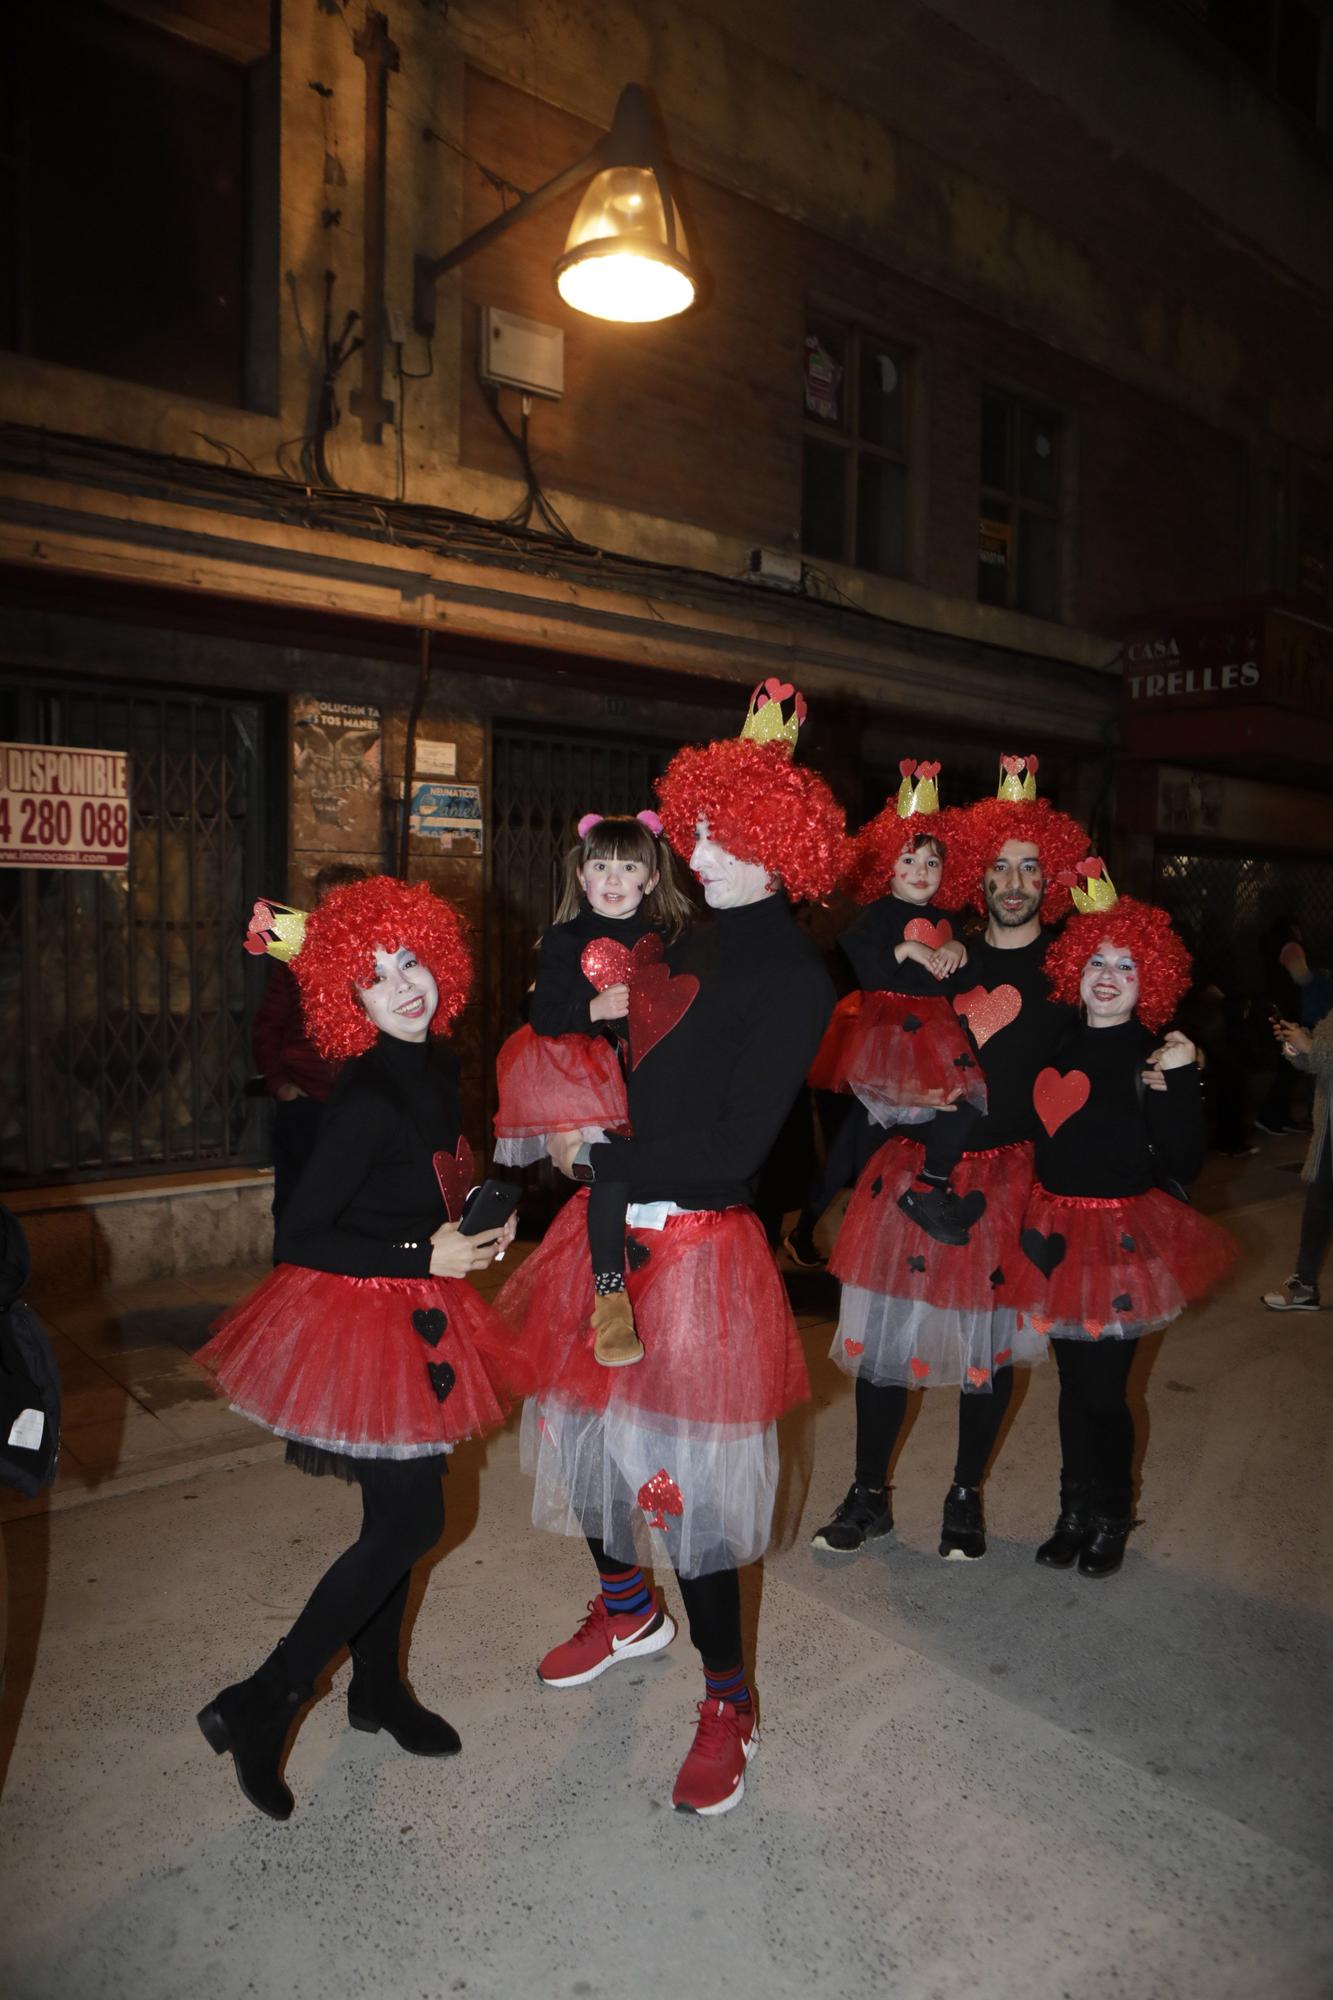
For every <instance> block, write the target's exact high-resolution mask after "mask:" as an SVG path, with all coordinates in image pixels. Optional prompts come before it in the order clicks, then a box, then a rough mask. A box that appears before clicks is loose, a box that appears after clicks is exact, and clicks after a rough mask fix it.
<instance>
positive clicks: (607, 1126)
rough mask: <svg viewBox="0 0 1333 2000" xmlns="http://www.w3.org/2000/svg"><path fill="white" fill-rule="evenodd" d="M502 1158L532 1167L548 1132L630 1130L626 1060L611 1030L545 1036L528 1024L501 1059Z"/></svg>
mask: <svg viewBox="0 0 1333 2000" xmlns="http://www.w3.org/2000/svg"><path fill="white" fill-rule="evenodd" d="M495 1081H496V1086H497V1090H498V1096H499V1109H498V1110H497V1112H496V1114H495V1136H496V1139H497V1141H498V1142H499V1143H498V1144H497V1146H496V1149H495V1158H496V1159H497V1160H498V1161H500V1162H502V1163H505V1164H508V1165H510V1166H530V1165H531V1164H532V1162H533V1161H534V1160H538V1159H540V1158H542V1157H543V1155H544V1154H545V1152H546V1146H545V1143H544V1142H545V1138H546V1134H547V1133H548V1132H581V1131H584V1130H587V1131H589V1132H596V1133H598V1134H599V1135H600V1134H601V1133H604V1132H608V1131H612V1130H616V1129H619V1130H621V1131H623V1130H625V1129H627V1127H628V1123H629V1100H628V1098H627V1097H626V1094H625V1077H624V1073H623V1071H622V1070H621V1067H620V1059H619V1057H618V1056H617V1054H616V1052H615V1049H614V1048H613V1047H612V1045H611V1043H610V1042H608V1041H607V1039H606V1037H605V1036H604V1035H537V1034H534V1033H533V1031H532V1029H531V1028H520V1029H519V1030H518V1032H517V1034H514V1035H511V1036H510V1037H509V1039H508V1041H506V1042H505V1043H504V1044H503V1046H502V1047H501V1050H500V1053H499V1055H498V1056H497V1057H496V1059H495Z"/></svg>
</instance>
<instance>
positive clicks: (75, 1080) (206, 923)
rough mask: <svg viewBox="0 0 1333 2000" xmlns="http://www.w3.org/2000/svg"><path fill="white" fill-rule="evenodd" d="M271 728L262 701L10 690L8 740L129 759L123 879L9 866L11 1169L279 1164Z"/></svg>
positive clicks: (4, 696) (6, 1114) (4, 956)
mask: <svg viewBox="0 0 1333 2000" xmlns="http://www.w3.org/2000/svg"><path fill="white" fill-rule="evenodd" d="M261 730H262V716H261V712H260V709H259V708H258V706H257V705H256V704H254V703H251V702H242V701H228V700H225V699H221V698H215V697H207V696H195V695H174V694H173V695H165V696H164V695H163V694H161V693H159V692H155V691H151V690H146V689H145V690H143V691H138V690H135V691H133V692H127V691H126V690H125V689H124V688H122V687H116V688H114V689H103V688H97V687H80V686H76V685H67V684H61V683H58V682H54V681H52V680H49V679H44V680H43V682H42V683H41V684H40V686H37V687H34V686H33V685H32V684H31V682H29V683H28V684H27V685H26V686H21V685H19V684H17V683H16V682H0V735H2V736H3V737H5V738H6V739H8V740H11V741H14V740H17V741H22V742H36V743H62V744H71V745H73V746H76V747H78V748H89V749H109V750H128V751H129V753H130V786H131V806H130V865H129V867H128V869H127V870H126V871H125V872H124V873H116V872H112V871H106V872H101V871H96V870H83V869H70V870H57V869H0V1177H3V1179H4V1180H5V1181H6V1182H8V1183H9V1184H11V1185H13V1184H15V1183H25V1182H26V1183H31V1182H39V1181H43V1180H50V1179H57V1180H77V1179H83V1178H86V1177H90V1176H93V1175H97V1176H105V1175H115V1174H129V1173H135V1172H140V1173H141V1172H144V1171H153V1170H163V1171H165V1170H169V1169H171V1170H180V1169H182V1168H189V1167H206V1166H219V1165H224V1164H228V1163H242V1162H254V1161H258V1160H260V1159H262V1158H263V1156H264V1151H263V1149H264V1133H263V1128H262V1122H261V1120H260V1119H259V1118H258V1117H257V1116H256V1110H257V1107H256V1106H255V1105H254V1104H253V1103H251V1102H247V1099H246V1096H245V1087H246V1081H247V1077H248V1074H249V1069H250V1056H249V1033H248V1023H247V1009H246V969H247V965H248V964H249V961H248V960H247V959H246V956H245V954H244V953H243V952H241V951H240V950H239V949H238V948H237V947H238V940H239V939H240V938H241V937H242V935H243V934H244V929H245V916H246V912H247V911H248V910H249V908H250V906H251V904H252V903H253V900H254V897H255V894H256V893H257V892H258V888H259V881H258V876H259V865H260V860H261V857H262V852H263V831H264V829H263V824H262V819H263V815H262V811H261V810H260V787H259V776H260V759H261V752H262V735H261Z"/></svg>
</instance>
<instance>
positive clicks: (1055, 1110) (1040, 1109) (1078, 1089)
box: [1032, 1069, 1092, 1139]
mask: <svg viewBox="0 0 1333 2000" xmlns="http://www.w3.org/2000/svg"><path fill="white" fill-rule="evenodd" d="M1091 1089H1092V1085H1091V1084H1090V1083H1089V1081H1088V1079H1087V1077H1086V1076H1085V1075H1084V1074H1083V1071H1082V1070H1081V1069H1071V1070H1066V1072H1065V1074H1064V1075H1063V1076H1061V1074H1060V1072H1059V1070H1058V1069H1044V1070H1042V1072H1041V1074H1040V1075H1039V1076H1038V1078H1037V1081H1036V1082H1035V1083H1034V1084H1033V1086H1032V1102H1033V1105H1034V1107H1035V1109H1036V1113H1037V1116H1038V1118H1040V1120H1041V1122H1042V1124H1043V1125H1044V1126H1045V1127H1046V1136H1047V1137H1048V1138H1050V1139H1053V1138H1054V1137H1055V1135H1056V1133H1057V1132H1058V1131H1059V1130H1060V1127H1061V1126H1062V1125H1063V1124H1064V1122H1065V1120H1066V1118H1072V1117H1073V1115H1074V1113H1075V1112H1076V1111H1081V1110H1082V1109H1083V1107H1084V1105H1085V1104H1086V1103H1087V1101H1088V1093H1089V1092H1090V1090H1091Z"/></svg>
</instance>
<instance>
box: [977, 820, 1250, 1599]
mask: <svg viewBox="0 0 1333 2000" xmlns="http://www.w3.org/2000/svg"><path fill="white" fill-rule="evenodd" d="M1077 873H1078V875H1080V876H1081V877H1082V878H1083V884H1082V885H1079V884H1075V886H1074V889H1073V894H1074V900H1075V902H1076V904H1077V905H1078V907H1079V909H1080V910H1081V911H1083V912H1084V914H1082V915H1080V916H1075V917H1072V918H1071V919H1070V921H1069V923H1068V924H1067V925H1066V926H1065V929H1064V931H1063V932H1062V934H1061V935H1060V936H1059V937H1058V938H1057V939H1056V941H1055V943H1054V944H1053V945H1052V946H1051V949H1050V951H1049V952H1048V953H1047V956H1046V969H1047V972H1048V974H1049V976H1050V980H1051V990H1052V993H1053V995H1054V997H1055V998H1056V999H1057V1000H1063V1001H1065V1002H1066V1003H1068V1004H1069V1005H1071V1006H1072V1005H1075V1004H1077V1005H1078V1006H1079V1007H1080V1010H1081V1013H1080V1019H1079V1020H1078V1022H1077V1024H1071V1026H1070V1027H1069V1029H1068V1030H1067V1031H1066V1033H1065V1034H1064V1036H1063V1037H1062V1038H1061V1039H1060V1041H1059V1042H1058V1043H1057V1044H1056V1047H1055V1048H1054V1050H1053V1051H1052V1055H1051V1064H1050V1067H1048V1068H1046V1069H1043V1070H1042V1072H1041V1074H1040V1075H1039V1076H1038V1077H1037V1080H1036V1084H1035V1086H1034V1088H1033V1105H1034V1108H1035V1110H1036V1114H1037V1121H1038V1129H1037V1137H1036V1151H1035V1161H1034V1166H1035V1176H1036V1177H1035V1180H1034V1182H1033V1186H1032V1191H1031V1193H1030V1194H1029V1196H1028V1201H1027V1208H1026V1211H1025V1213H1024V1216H1023V1229H1022V1234H1021V1236H1020V1238H1019V1244H1020V1251H1021V1254H1020V1256H1019V1257H1018V1258H1017V1259H1016V1260H1014V1263H1013V1267H1012V1271H1011V1273H1010V1275H1009V1277H1008V1280H1007V1283H1006V1285H1005V1287H1004V1297H1005V1301H1006V1304H1008V1305H1009V1306H1012V1307H1014V1308H1016V1310H1017V1312H1018V1317H1019V1322H1020V1324H1026V1325H1028V1326H1031V1327H1034V1328H1035V1329H1036V1331H1037V1332H1038V1333H1039V1334H1040V1335H1041V1336H1042V1337H1043V1338H1048V1337H1049V1339H1050V1342H1051V1347H1052V1349H1053V1351H1054V1354H1055V1360H1056V1366H1057V1367H1058V1369H1059V1371H1060V1456H1061V1472H1060V1518H1059V1521H1058V1522H1057V1524H1056V1528H1055V1532H1054V1534H1053V1535H1052V1536H1051V1537H1050V1539H1049V1540H1048V1541H1045V1542H1043V1543H1042V1545H1041V1547H1040V1548H1039V1549H1038V1550H1037V1561H1038V1562H1039V1563H1045V1564H1047V1565H1048V1566H1049V1567H1051V1568H1053V1569H1067V1568H1068V1567H1069V1565H1070V1564H1071V1563H1072V1562H1073V1561H1074V1560H1075V1559H1076V1558H1077V1561H1078V1566H1079V1571H1080V1573H1081V1574H1082V1575H1083V1576H1096V1577H1101V1576H1110V1575H1112V1574H1113V1572H1114V1571H1116V1570H1118V1569H1119V1567H1120V1565H1121V1562H1122V1561H1123V1559H1124V1553H1125V1539H1126V1537H1127V1535H1128V1534H1129V1531H1130V1528H1131V1526H1132V1524H1133V1511H1134V1510H1133V1495H1132V1483H1131V1469H1130V1468H1131V1461H1132V1458H1133V1454H1134V1418H1133V1416H1132V1414H1131V1412H1130V1409H1129V1405H1128V1402H1127V1400H1126V1395H1125V1389H1126V1384H1127V1382H1128V1378H1129V1370H1130V1364H1131V1363H1132V1361H1133V1358H1134V1343H1135V1341H1136V1340H1137V1339H1138V1338H1139V1336H1140V1335H1141V1334H1144V1333H1151V1332H1153V1331H1154V1330H1155V1329H1156V1328H1158V1327H1162V1326H1166V1325H1168V1324H1169V1322H1170V1321H1171V1320H1173V1319H1175V1318H1176V1317H1177V1315H1178V1314H1179V1313H1181V1312H1183V1311H1184V1309H1185V1307H1186V1306H1187V1305H1188V1304H1189V1303H1190V1302H1191V1301H1192V1300H1194V1299H1198V1298H1202V1297H1203V1296H1204V1294H1205V1293H1207V1292H1209V1291H1211V1290H1212V1289H1213V1287H1214V1286H1215V1285H1216V1284H1218V1283H1219V1281H1220V1280H1221V1279H1222V1278H1223V1277H1224V1276H1225V1275H1226V1272H1227V1271H1228V1269H1229V1268H1230V1266H1231V1263H1232V1260H1233V1258H1234V1257H1235V1253H1236V1246H1235V1243H1234V1241H1233V1239H1232V1238H1231V1237H1230V1236H1229V1235H1228V1234H1227V1232H1226V1231H1225V1230H1224V1229H1219V1228H1218V1226H1217V1224H1216V1223H1215V1222H1210V1221H1209V1220H1208V1219H1207V1217H1206V1216H1202V1215H1200V1214H1199V1212H1198V1210H1197V1209H1194V1208H1191V1207H1190V1206H1189V1201H1188V1197H1187V1196H1186V1194H1185V1186H1184V1184H1185V1183H1186V1182H1188V1181H1190V1180H1192V1179H1193V1177H1194V1176H1195V1174H1197V1173H1198V1171H1199V1168H1200V1167H1201V1166H1202V1164H1203V1156H1204V1147H1205V1132H1204V1113H1203V1091H1202V1088H1201V1086H1200V1081H1199V1072H1198V1069H1197V1067H1196V1065H1195V1054H1194V1044H1193V1043H1192V1042H1190V1041H1188V1040H1187V1039H1186V1038H1185V1036H1184V1035H1182V1034H1179V1033H1175V1032H1172V1033H1168V1034H1167V1035H1166V1036H1165V1037H1163V1038H1162V1039H1161V1040H1160V1041H1159V1040H1158V1037H1159V1035H1160V1033H1161V1030H1162V1029H1163V1028H1164V1027H1165V1026H1166V1023H1167V1022H1168V1021H1169V1020H1170V1019H1171V1016H1172V1014H1173V1013H1174V1011H1175V1009H1176V1007H1177V1005H1178V1004H1179V1002H1180V1001H1181V999H1182V998H1183V997H1184V994H1185V992H1186V989H1187V988H1188V986H1189V980H1190V959H1189V953H1188V952H1187V951H1186V949H1185V947H1184V945H1183V944H1182V943H1181V942H1180V939H1179V938H1178V937H1177V936H1176V934H1175V932H1174V931H1173V930H1172V928H1171V920H1170V918H1169V917H1168V916H1167V913H1166V911H1165V910H1158V909H1154V908H1152V907H1151V905H1149V904H1147V903H1139V902H1135V901H1134V900H1133V899H1132V898H1131V897H1128V896H1124V897H1121V898H1119V899H1117V897H1116V894H1115V891H1114V889H1113V888H1112V887H1111V883H1110V880H1109V877H1107V875H1106V874H1105V872H1104V871H1103V869H1102V864H1101V862H1100V861H1097V860H1093V861H1090V862H1084V863H1082V864H1080V866H1079V869H1078V871H1077ZM1173 1190H1174V1191H1173Z"/></svg>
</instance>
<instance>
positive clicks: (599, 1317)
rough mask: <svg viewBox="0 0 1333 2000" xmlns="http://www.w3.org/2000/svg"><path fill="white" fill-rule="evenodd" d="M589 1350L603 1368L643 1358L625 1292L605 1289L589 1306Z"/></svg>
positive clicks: (625, 1366)
mask: <svg viewBox="0 0 1333 2000" xmlns="http://www.w3.org/2000/svg"><path fill="white" fill-rule="evenodd" d="M592 1330H593V1334H594V1339H593V1344H592V1351H593V1353H594V1354H595V1355H596V1357H597V1359H598V1360H599V1361H600V1362H601V1364H602V1366H603V1368H628V1367H629V1365H630V1363H631V1362H632V1361H642V1360H643V1342H642V1341H641V1340H640V1339H639V1336H638V1334H637V1333H636V1332H635V1331H634V1308H633V1307H632V1306H631V1304H630V1302H629V1293H628V1292H604V1293H603V1294H602V1296H601V1297H600V1298H599V1299H598V1300H597V1303H596V1305H594V1307H593V1309H592Z"/></svg>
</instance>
